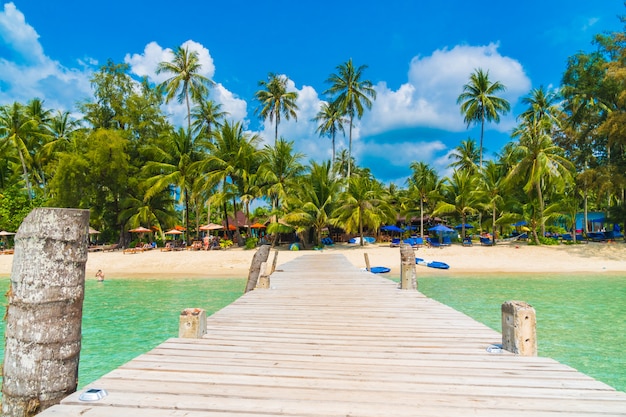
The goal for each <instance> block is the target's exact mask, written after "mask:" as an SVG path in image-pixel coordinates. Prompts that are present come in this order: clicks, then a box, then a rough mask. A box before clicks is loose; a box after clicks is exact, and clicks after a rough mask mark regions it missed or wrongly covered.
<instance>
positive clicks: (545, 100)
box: [517, 86, 561, 133]
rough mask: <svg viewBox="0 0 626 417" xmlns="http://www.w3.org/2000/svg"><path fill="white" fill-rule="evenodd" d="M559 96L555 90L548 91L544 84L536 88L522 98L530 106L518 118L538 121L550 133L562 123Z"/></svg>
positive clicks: (523, 102) (530, 121)
mask: <svg viewBox="0 0 626 417" xmlns="http://www.w3.org/2000/svg"><path fill="white" fill-rule="evenodd" d="M556 101H557V96H556V94H554V93H553V92H549V91H546V90H545V89H544V87H543V86H541V87H539V88H534V89H533V90H532V91H531V92H530V94H529V95H528V96H526V97H524V98H522V104H526V105H527V106H528V107H527V109H526V110H525V111H523V112H522V113H521V114H520V115H519V116H518V117H517V120H524V121H526V122H527V123H534V122H538V123H541V124H542V125H543V127H544V128H545V129H547V132H548V133H550V132H551V131H552V129H553V128H554V127H559V126H560V125H561V118H560V117H559V116H560V114H561V109H560V108H559V106H557V104H556Z"/></svg>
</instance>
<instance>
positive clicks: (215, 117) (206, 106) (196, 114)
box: [191, 98, 228, 140]
mask: <svg viewBox="0 0 626 417" xmlns="http://www.w3.org/2000/svg"><path fill="white" fill-rule="evenodd" d="M227 115H228V112H226V111H222V105H221V104H218V103H216V102H214V101H213V100H206V99H204V98H201V99H200V101H199V102H198V105H196V106H194V108H193V109H192V110H191V117H192V118H193V119H194V120H193V123H192V125H191V126H192V128H193V133H194V134H195V135H196V136H200V137H205V138H207V139H209V140H211V137H212V135H213V128H220V127H221V126H222V122H221V120H222V119H223V118H224V117H226V116H227Z"/></svg>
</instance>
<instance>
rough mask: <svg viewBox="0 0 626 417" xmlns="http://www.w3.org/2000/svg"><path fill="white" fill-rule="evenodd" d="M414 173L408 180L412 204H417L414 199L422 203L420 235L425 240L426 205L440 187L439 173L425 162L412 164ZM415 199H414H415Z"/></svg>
mask: <svg viewBox="0 0 626 417" xmlns="http://www.w3.org/2000/svg"><path fill="white" fill-rule="evenodd" d="M411 170H412V171H413V173H412V174H411V176H410V177H409V179H408V180H407V183H408V186H409V195H410V197H411V201H410V204H411V205H413V204H414V203H415V201H414V198H418V199H419V201H420V234H421V237H422V239H423V238H424V203H426V202H427V201H428V199H429V198H430V197H431V195H432V193H433V192H436V190H437V189H438V188H439V186H440V184H441V183H440V181H439V178H438V176H437V171H435V169H434V168H432V167H430V166H429V165H428V164H427V163H425V162H413V163H411ZM413 197H414V198H413Z"/></svg>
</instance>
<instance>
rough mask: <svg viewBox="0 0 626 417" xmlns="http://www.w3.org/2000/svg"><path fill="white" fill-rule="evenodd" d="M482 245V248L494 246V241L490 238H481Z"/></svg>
mask: <svg viewBox="0 0 626 417" xmlns="http://www.w3.org/2000/svg"><path fill="white" fill-rule="evenodd" d="M480 244H481V246H493V240H491V239H490V238H488V237H483V236H481V237H480Z"/></svg>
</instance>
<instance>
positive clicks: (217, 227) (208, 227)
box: [200, 223, 224, 232]
mask: <svg viewBox="0 0 626 417" xmlns="http://www.w3.org/2000/svg"><path fill="white" fill-rule="evenodd" d="M223 228H224V226H222V225H220V224H215V223H209V224H205V225H204V226H200V230H202V231H205V232H206V231H207V230H222V229H223Z"/></svg>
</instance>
